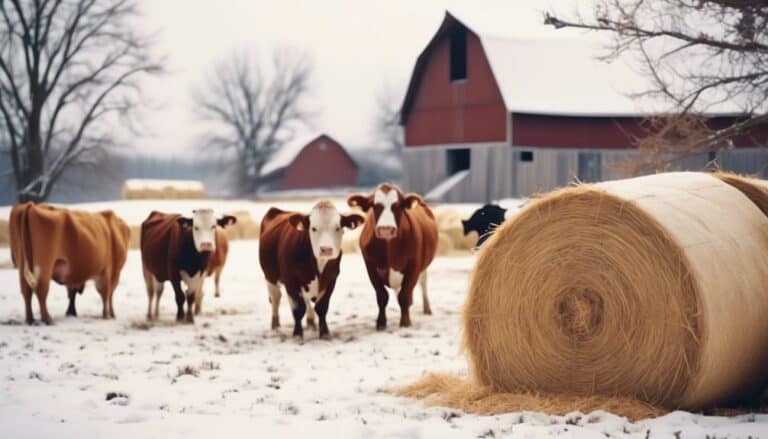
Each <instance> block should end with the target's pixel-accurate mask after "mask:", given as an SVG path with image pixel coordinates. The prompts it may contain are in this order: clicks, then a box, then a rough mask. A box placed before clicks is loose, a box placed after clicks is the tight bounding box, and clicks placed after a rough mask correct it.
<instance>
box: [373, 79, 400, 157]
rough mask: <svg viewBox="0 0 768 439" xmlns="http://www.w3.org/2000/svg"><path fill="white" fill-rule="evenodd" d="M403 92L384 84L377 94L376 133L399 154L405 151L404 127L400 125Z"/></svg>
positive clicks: (380, 139)
mask: <svg viewBox="0 0 768 439" xmlns="http://www.w3.org/2000/svg"><path fill="white" fill-rule="evenodd" d="M402 99H403V93H400V92H398V91H396V89H395V88H394V87H391V86H384V87H382V88H381V89H380V90H379V92H378V94H377V95H376V113H375V116H374V117H375V119H374V135H375V136H376V138H377V140H379V141H380V142H383V143H384V144H386V145H387V146H389V147H390V148H391V149H392V150H394V151H395V152H396V153H397V154H398V155H399V154H401V153H402V151H403V127H402V126H400V106H401V105H402Z"/></svg>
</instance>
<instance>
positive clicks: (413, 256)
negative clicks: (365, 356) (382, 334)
mask: <svg viewBox="0 0 768 439" xmlns="http://www.w3.org/2000/svg"><path fill="white" fill-rule="evenodd" d="M347 203H348V204H349V205H350V206H352V207H355V206H357V207H360V208H361V209H362V210H363V211H364V212H368V216H367V218H366V220H365V227H364V228H363V231H362V232H361V233H360V250H361V251H362V253H363V258H364V259H365V266H366V268H367V269H368V277H369V278H370V279H371V283H372V284H373V288H374V289H375V290H376V301H377V302H378V304H379V317H378V318H377V319H376V329H377V330H379V331H381V330H384V329H385V328H386V327H387V313H386V309H387V302H388V301H389V295H388V294H387V290H386V288H385V286H388V287H390V288H391V289H392V291H393V292H397V300H398V303H399V304H400V326H401V327H402V326H410V325H411V316H410V313H409V311H408V309H409V307H410V306H411V304H412V303H413V289H414V288H415V287H416V283H417V282H419V281H420V282H421V293H422V298H423V300H424V314H432V310H431V309H430V307H429V299H428V297H427V271H426V270H427V267H428V266H429V264H430V263H431V262H432V259H433V258H434V257H435V251H436V250H437V223H436V222H435V217H434V215H433V214H432V211H431V210H430V209H429V207H428V206H427V205H426V203H424V200H422V198H421V197H420V196H419V195H416V194H413V193H410V194H407V195H403V193H402V192H401V191H400V189H399V188H398V187H397V186H395V185H392V184H389V183H382V184H380V185H379V186H378V187H377V188H376V189H375V190H374V191H373V193H371V194H368V195H363V194H355V195H351V196H350V197H349V198H348V199H347Z"/></svg>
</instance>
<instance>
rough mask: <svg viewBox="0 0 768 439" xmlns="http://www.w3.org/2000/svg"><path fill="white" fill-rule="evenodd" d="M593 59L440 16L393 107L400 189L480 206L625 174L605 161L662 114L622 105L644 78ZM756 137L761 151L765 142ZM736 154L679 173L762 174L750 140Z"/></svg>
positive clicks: (728, 116)
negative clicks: (709, 169) (398, 131)
mask: <svg viewBox="0 0 768 439" xmlns="http://www.w3.org/2000/svg"><path fill="white" fill-rule="evenodd" d="M553 33H556V31H555V30H553ZM555 36H557V37H559V36H560V35H556V34H555ZM600 53H601V52H600V46H599V45H597V44H595V43H594V41H592V40H588V39H583V38H582V39H579V40H563V39H538V40H533V39H519V38H518V39H512V38H499V37H495V36H489V35H487V34H486V33H484V32H483V31H482V30H481V29H479V28H477V27H470V26H469V25H467V24H465V23H463V22H462V21H459V20H458V19H457V18H455V17H454V16H452V15H451V14H450V13H446V14H445V18H444V20H443V22H442V24H441V25H440V27H439V28H438V30H437V32H436V33H435V35H434V36H433V38H432V39H431V40H430V41H429V42H428V44H427V46H426V48H425V49H424V50H423V51H422V53H421V54H420V55H419V57H418V59H417V60H416V64H415V66H414V69H413V73H412V76H411V80H410V83H409V86H408V90H407V94H406V96H405V100H404V102H403V106H402V109H401V121H400V122H401V124H402V125H403V127H404V133H405V135H404V137H405V139H404V140H405V148H404V153H403V168H404V169H403V186H405V187H406V188H407V189H408V190H412V191H416V192H420V193H424V194H428V196H429V198H431V199H435V200H441V201H484V200H490V199H499V198H505V197H516V196H526V195H530V194H531V193H535V192H540V191H546V190H550V189H552V188H555V187H558V186H563V185H566V184H567V183H568V182H570V181H572V180H573V179H574V178H578V179H580V180H581V181H596V180H602V179H610V178H620V177H624V176H625V175H624V172H625V171H622V167H620V166H615V165H616V164H620V163H621V162H624V161H626V160H627V159H629V158H631V157H632V156H633V155H634V154H636V153H637V151H636V150H634V149H633V147H632V140H631V136H632V134H639V133H640V131H639V125H638V124H639V123H640V122H641V121H642V120H643V119H644V118H645V117H647V116H648V115H650V114H653V113H661V112H664V111H665V107H662V106H661V105H662V103H660V102H653V101H650V100H647V99H646V100H638V99H633V98H631V97H629V93H631V92H636V91H643V90H645V89H647V87H648V85H647V84H646V82H645V78H644V77H643V76H642V75H640V74H639V73H638V72H637V69H635V68H633V66H630V65H629V64H627V63H625V62H624V60H621V59H620V60H616V61H614V62H612V63H604V62H602V61H599V60H597V59H596V56H597V55H599V54H600ZM720 110H722V112H721V113H717V114H714V115H712V116H713V119H712V123H713V124H717V125H720V124H727V123H728V121H729V120H733V117H736V116H737V113H736V112H735V107H728V106H721V107H719V108H718V111H720ZM729 110H732V111H730V112H729ZM759 140H760V141H761V142H763V143H761V144H760V145H765V144H766V143H768V142H766V140H768V136H766V135H765V133H761V136H760V139H759ZM736 146H737V148H736V149H734V150H731V151H726V152H723V153H717V154H716V155H715V154H714V153H712V154H700V155H699V156H696V157H691V158H689V159H686V160H684V161H682V162H680V163H679V168H680V169H691V170H699V169H702V168H703V167H705V166H706V164H707V163H708V162H709V161H711V160H712V159H714V158H717V159H718V161H719V163H720V165H721V166H722V167H723V168H725V169H728V170H734V171H737V172H749V173H753V172H762V173H766V172H768V169H764V168H766V164H767V163H768V151H766V150H765V149H761V148H758V147H757V146H758V145H756V144H755V143H754V141H751V142H744V143H743V144H738V145H736Z"/></svg>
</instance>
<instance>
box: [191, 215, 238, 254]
mask: <svg viewBox="0 0 768 439" xmlns="http://www.w3.org/2000/svg"><path fill="white" fill-rule="evenodd" d="M235 222H237V220H236V219H235V217H233V216H231V215H225V216H224V217H222V218H220V219H216V216H215V214H214V213H213V209H198V210H193V211H192V218H191V219H190V218H184V217H181V218H179V223H180V224H181V225H182V226H183V227H187V228H191V229H192V240H193V241H194V242H195V249H196V250H197V251H198V253H204V252H215V251H216V226H220V227H227V226H229V225H231V224H234V223H235Z"/></svg>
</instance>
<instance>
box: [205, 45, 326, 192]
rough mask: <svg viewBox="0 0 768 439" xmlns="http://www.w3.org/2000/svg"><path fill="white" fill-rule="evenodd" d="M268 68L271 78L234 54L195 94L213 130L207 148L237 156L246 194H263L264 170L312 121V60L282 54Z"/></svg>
mask: <svg viewBox="0 0 768 439" xmlns="http://www.w3.org/2000/svg"><path fill="white" fill-rule="evenodd" d="M269 67H270V75H269V78H267V77H266V75H264V74H263V73H262V72H263V71H264V68H263V67H262V65H261V63H260V62H259V60H257V59H253V58H250V57H248V56H246V55H237V54H235V55H233V56H231V57H230V58H229V59H227V60H226V61H224V62H221V63H220V64H218V65H217V66H216V68H215V69H214V71H213V73H212V75H211V76H210V78H209V79H208V81H207V82H206V84H205V85H204V87H203V88H202V89H199V90H196V91H194V93H193V98H194V101H195V105H196V109H197V113H198V117H199V118H200V119H201V120H203V121H206V122H208V123H210V124H211V126H212V128H213V129H212V130H211V131H212V134H209V135H206V136H205V137H204V138H203V139H202V143H203V145H204V147H206V148H209V149H210V148H213V149H219V150H223V151H226V150H234V151H235V153H236V158H237V161H238V164H239V167H240V171H239V172H240V175H239V180H240V181H239V182H238V183H239V186H240V188H241V191H242V192H243V193H246V194H251V193H254V192H256V191H257V190H258V187H259V179H260V177H261V169H262V167H263V166H264V164H265V163H266V162H267V161H268V160H269V158H270V157H271V156H272V154H274V152H275V151H276V150H277V149H278V148H280V147H281V146H282V145H283V144H284V143H285V142H287V141H289V140H290V139H291V137H292V136H293V132H294V130H295V129H296V128H298V127H299V126H302V125H305V124H307V123H308V122H309V121H310V119H311V114H310V113H309V112H307V111H306V110H305V109H304V99H305V97H306V95H307V93H308V92H309V90H310V87H311V84H310V81H311V76H312V63H311V61H310V59H309V57H308V56H307V55H306V54H303V53H299V52H295V51H292V50H289V49H278V50H276V51H275V52H274V53H273V56H272V64H271V65H270V66H269Z"/></svg>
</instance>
